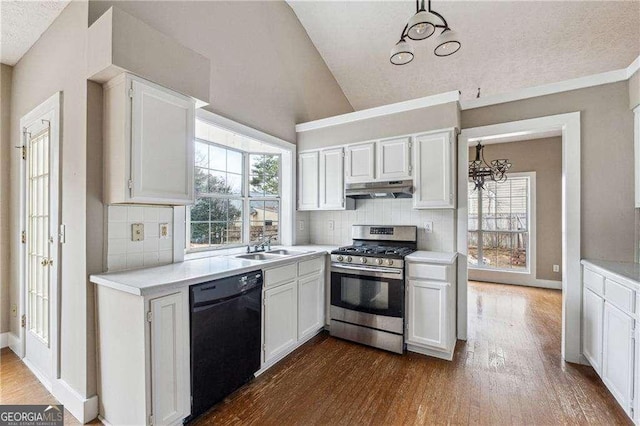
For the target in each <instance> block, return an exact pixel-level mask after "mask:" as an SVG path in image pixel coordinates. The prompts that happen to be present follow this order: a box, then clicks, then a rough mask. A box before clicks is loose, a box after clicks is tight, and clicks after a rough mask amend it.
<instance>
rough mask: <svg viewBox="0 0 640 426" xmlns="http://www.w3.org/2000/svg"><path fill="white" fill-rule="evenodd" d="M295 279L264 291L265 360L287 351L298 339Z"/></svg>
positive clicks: (267, 360) (266, 361)
mask: <svg viewBox="0 0 640 426" xmlns="http://www.w3.org/2000/svg"><path fill="white" fill-rule="evenodd" d="M296 284H297V283H296V282H295V281H292V282H289V283H286V284H282V285H279V286H278V287H275V288H270V289H268V290H266V291H265V292H264V324H265V327H264V361H265V363H268V362H269V361H271V360H272V359H274V358H277V357H278V355H281V354H282V353H283V352H286V351H287V350H288V349H289V348H290V347H291V346H293V345H294V344H295V343H296V341H297V340H298V319H297V314H298V308H297V304H298V287H297V285H296Z"/></svg>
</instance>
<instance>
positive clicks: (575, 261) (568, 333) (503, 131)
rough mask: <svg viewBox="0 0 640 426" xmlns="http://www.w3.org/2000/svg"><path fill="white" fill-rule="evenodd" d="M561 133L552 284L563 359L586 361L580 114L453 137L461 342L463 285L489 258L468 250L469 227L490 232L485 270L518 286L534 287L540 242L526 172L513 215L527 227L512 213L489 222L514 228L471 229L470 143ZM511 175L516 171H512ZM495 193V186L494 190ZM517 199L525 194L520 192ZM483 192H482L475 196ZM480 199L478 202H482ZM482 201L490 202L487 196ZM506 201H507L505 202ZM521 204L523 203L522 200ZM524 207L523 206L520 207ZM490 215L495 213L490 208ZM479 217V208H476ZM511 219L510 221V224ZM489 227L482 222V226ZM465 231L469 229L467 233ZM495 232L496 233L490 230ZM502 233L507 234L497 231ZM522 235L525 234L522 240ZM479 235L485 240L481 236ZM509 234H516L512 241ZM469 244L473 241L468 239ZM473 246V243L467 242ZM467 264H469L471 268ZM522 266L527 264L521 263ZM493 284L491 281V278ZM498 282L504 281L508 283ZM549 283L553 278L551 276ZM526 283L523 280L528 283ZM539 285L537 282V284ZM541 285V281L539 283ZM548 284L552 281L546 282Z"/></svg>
mask: <svg viewBox="0 0 640 426" xmlns="http://www.w3.org/2000/svg"><path fill="white" fill-rule="evenodd" d="M552 136H555V137H558V136H559V137H560V138H561V146H562V150H561V152H562V159H561V163H562V172H561V176H562V178H561V179H562V180H561V208H562V212H561V232H560V234H561V259H562V260H561V262H560V264H559V265H558V266H559V268H558V269H559V271H561V283H562V284H561V285H559V286H558V285H557V284H555V286H556V287H560V288H561V289H562V342H561V348H562V358H563V359H564V360H566V361H569V362H577V363H583V362H584V361H585V360H584V358H583V356H582V354H581V337H580V336H581V321H580V313H581V294H582V291H581V279H580V276H581V274H580V113H579V112H575V113H568V114H560V115H554V116H548V117H540V118H535V119H529V120H521V121H515V122H508V123H500V124H495V125H489V126H482V127H476V128H470V129H463V130H462V132H461V134H460V138H459V140H458V210H457V213H458V218H457V247H458V253H459V258H458V338H459V339H462V340H466V337H467V289H468V280H469V279H471V277H473V278H474V279H480V280H482V278H479V276H480V277H481V276H482V273H485V274H486V273H487V269H488V268H487V266H486V264H487V263H489V264H490V263H491V261H492V260H491V258H488V259H487V260H486V261H485V253H483V250H477V249H476V250H475V251H474V250H473V249H471V250H470V244H469V242H470V239H473V238H474V233H473V231H476V232H478V233H479V234H480V235H483V234H487V233H488V234H490V235H491V236H490V237H489V238H487V242H486V243H484V241H483V242H482V244H483V249H485V250H484V251H485V252H486V251H487V250H486V249H488V251H489V252H491V250H494V257H493V262H494V264H495V265H496V266H500V265H501V266H502V267H501V268H496V269H500V271H498V272H497V274H496V271H489V272H490V273H492V275H493V276H496V275H501V274H507V275H506V276H507V277H508V278H506V279H508V280H509V281H513V280H514V277H517V279H518V280H521V282H520V284H524V285H536V284H535V283H532V282H531V281H527V280H531V277H532V276H533V278H534V279H535V278H536V277H535V272H536V269H535V267H534V262H535V261H536V256H535V255H534V254H535V253H534V250H535V249H536V245H538V244H539V241H538V242H536V241H535V237H533V238H532V234H533V233H534V229H532V225H533V226H535V217H534V215H535V212H534V211H533V209H532V208H531V202H532V201H534V202H535V200H532V199H533V198H534V197H535V195H534V194H533V193H532V191H531V189H532V188H533V186H534V185H535V184H536V179H535V177H533V176H529V181H528V184H529V189H528V197H529V199H528V200H527V203H528V205H527V208H526V209H524V208H520V210H521V211H520V212H518V214H516V215H515V216H516V219H523V220H524V219H525V214H524V212H523V210H527V212H526V220H528V221H529V223H527V225H526V226H523V225H524V223H518V220H516V223H515V225H514V224H513V223H512V221H513V220H514V217H513V215H511V217H509V219H508V220H506V221H503V222H504V223H502V224H500V226H497V224H496V222H495V221H494V224H493V226H494V227H498V228H500V227H501V228H506V227H512V228H513V227H514V226H515V228H516V229H510V230H509V229H483V228H482V226H481V229H480V231H477V229H475V230H474V229H473V228H472V227H470V225H471V226H473V225H474V224H473V223H471V222H472V220H473V219H474V217H473V216H474V213H475V212H474V210H473V209H474V207H476V206H474V205H473V204H472V203H470V202H469V200H470V199H469V188H468V161H469V146H470V145H475V144H476V143H478V142H479V141H482V143H483V144H491V143H499V142H508V141H517V140H527V139H528V140H531V139H542V138H545V137H552ZM514 177H515V175H514ZM495 191H497V189H495ZM523 192H524V191H521V197H520V198H526V197H524V196H523V195H522V193H523ZM480 196H482V195H480ZM483 200H484V199H482V200H480V203H482V201H483ZM520 201H522V200H520ZM487 202H489V201H488V200H487ZM505 204H507V205H509V207H510V208H511V206H512V205H511V204H510V203H505ZM521 204H522V203H521ZM521 207H524V206H521ZM493 213H494V219H495V217H497V215H496V214H495V213H496V211H495V210H494V212H493ZM480 215H482V212H480ZM510 221H511V222H510ZM487 227H489V228H490V225H489V226H486V224H485V228H487ZM470 231H472V232H471V233H470ZM494 231H495V232H494ZM502 231H513V232H510V234H516V235H517V237H514V236H513V235H511V236H505V237H504V238H502V240H503V241H499V238H498V236H497V234H499V233H500V232H502ZM502 233H503V234H505V235H507V233H506V232H502ZM523 234H527V235H526V237H527V238H524V235H523ZM483 238H486V236H485V235H483ZM513 238H516V240H515V242H514V240H513ZM472 242H473V241H472ZM471 247H473V245H472V246H471ZM479 251H480V252H481V253H482V259H480V260H479V259H478V252H479ZM473 257H475V258H476V260H475V262H476V265H477V264H478V263H479V264H480V267H473V268H470V265H469V261H470V259H471V263H472V264H473V262H474V260H473ZM507 263H508V265H509V267H510V268H511V269H513V265H514V264H515V265H516V266H517V267H520V268H521V269H522V271H520V272H512V271H509V272H506V271H504V269H506V268H505V266H506V265H507ZM476 265H472V266H476ZM522 266H526V267H522ZM492 281H494V282H495V279H494V280H492ZM509 281H503V282H509ZM551 281H553V280H551ZM527 282H528V283H527ZM538 284H539V283H538ZM541 286H544V285H541ZM548 286H551V287H552V285H548Z"/></svg>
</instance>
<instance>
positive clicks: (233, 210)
mask: <svg viewBox="0 0 640 426" xmlns="http://www.w3.org/2000/svg"><path fill="white" fill-rule="evenodd" d="M227 220H229V221H231V222H237V221H242V200H229V216H228V219H227Z"/></svg>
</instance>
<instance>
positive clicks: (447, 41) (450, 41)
mask: <svg viewBox="0 0 640 426" xmlns="http://www.w3.org/2000/svg"><path fill="white" fill-rule="evenodd" d="M456 38H457V35H456V33H455V31H453V30H451V29H450V28H445V29H444V30H443V31H442V33H440V35H439V36H438V39H437V41H438V45H437V46H436V48H435V49H434V50H433V53H434V54H435V55H436V56H440V57H444V56H450V55H453V54H454V53H456V52H457V51H458V50H460V47H462V44H460V42H459V41H457V40H456Z"/></svg>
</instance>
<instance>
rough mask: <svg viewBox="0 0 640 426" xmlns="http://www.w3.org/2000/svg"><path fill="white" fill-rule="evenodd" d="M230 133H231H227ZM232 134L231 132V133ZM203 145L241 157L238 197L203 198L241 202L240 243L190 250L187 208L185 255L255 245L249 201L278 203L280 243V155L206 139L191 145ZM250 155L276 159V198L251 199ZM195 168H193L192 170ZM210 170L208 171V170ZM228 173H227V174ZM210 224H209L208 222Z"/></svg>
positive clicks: (224, 195)
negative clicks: (242, 148) (246, 149)
mask: <svg viewBox="0 0 640 426" xmlns="http://www.w3.org/2000/svg"><path fill="white" fill-rule="evenodd" d="M207 124H209V125H214V124H212V123H207ZM220 128H221V129H223V130H225V131H229V130H227V129H224V128H222V127H220ZM229 132H231V131H229ZM231 133H233V132H231ZM198 142H199V143H204V144H207V145H213V146H216V147H218V148H221V149H225V150H228V151H234V152H237V153H240V154H241V155H242V174H241V176H242V187H241V190H240V195H236V194H212V193H206V194H205V196H206V197H208V198H212V199H226V200H241V201H242V238H241V239H242V242H241V243H239V244H222V245H219V246H212V245H211V244H209V245H208V246H207V247H198V248H192V247H191V207H192V206H187V209H186V215H185V254H192V253H202V252H209V251H218V250H227V249H233V248H239V247H245V246H247V245H251V244H253V243H257V242H258V241H251V217H250V214H251V213H250V205H251V201H277V202H278V235H277V242H281V241H282V154H280V153H273V152H263V151H260V152H257V151H256V152H249V151H243V150H241V149H238V148H234V147H230V146H226V145H223V144H220V143H218V142H212V141H209V140H206V139H202V138H194V140H193V144H194V146H195V144H196V143H198ZM251 155H269V156H274V157H278V196H277V197H273V196H269V197H252V196H251V195H250V194H251V191H250V179H251V171H250V167H251V161H250V157H251ZM194 162H195V158H194ZM196 167H197V166H195V167H194V169H195V168H196ZM208 170H210V169H208ZM227 173H228V172H227ZM194 179H195V175H194ZM194 191H195V185H194ZM195 197H196V199H197V198H198V194H197V193H196V194H195ZM209 223H211V222H209Z"/></svg>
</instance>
